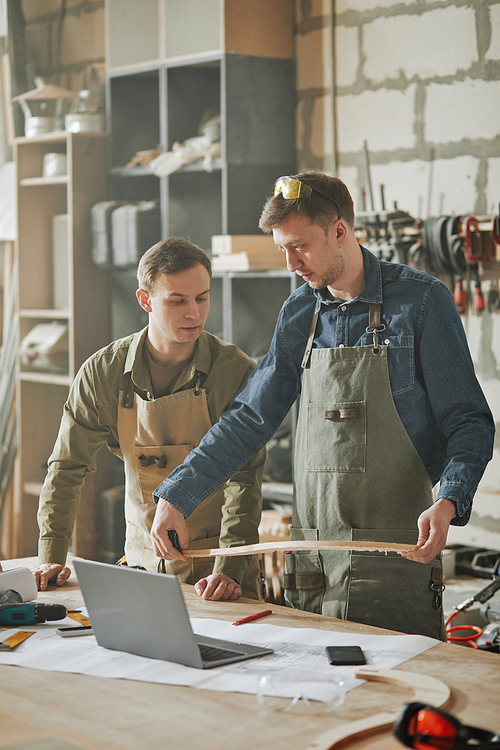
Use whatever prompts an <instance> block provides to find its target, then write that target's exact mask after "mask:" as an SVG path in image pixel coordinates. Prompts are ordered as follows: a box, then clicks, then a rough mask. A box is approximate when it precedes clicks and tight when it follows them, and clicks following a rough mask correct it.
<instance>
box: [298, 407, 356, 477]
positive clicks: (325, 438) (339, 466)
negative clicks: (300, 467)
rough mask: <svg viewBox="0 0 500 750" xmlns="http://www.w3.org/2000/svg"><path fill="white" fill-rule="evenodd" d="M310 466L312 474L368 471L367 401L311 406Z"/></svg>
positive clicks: (308, 449) (308, 440) (308, 431)
mask: <svg viewBox="0 0 500 750" xmlns="http://www.w3.org/2000/svg"><path fill="white" fill-rule="evenodd" d="M307 465H308V470H309V471H333V472H351V471H353V472H356V471H365V469H366V404H365V402H364V401H350V402H343V403H331V402H330V403H309V404H308V407H307Z"/></svg>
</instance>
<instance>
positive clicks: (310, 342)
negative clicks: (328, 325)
mask: <svg viewBox="0 0 500 750" xmlns="http://www.w3.org/2000/svg"><path fill="white" fill-rule="evenodd" d="M318 317H319V307H317V309H316V310H315V311H314V315H313V319H312V323H311V328H310V331H309V336H308V338H307V344H306V350H305V352H304V356H303V358H302V363H301V365H300V366H301V367H302V369H303V370H307V369H308V367H309V361H310V359H311V351H312V348H313V343H314V335H315V333H316V325H317V323H318Z"/></svg>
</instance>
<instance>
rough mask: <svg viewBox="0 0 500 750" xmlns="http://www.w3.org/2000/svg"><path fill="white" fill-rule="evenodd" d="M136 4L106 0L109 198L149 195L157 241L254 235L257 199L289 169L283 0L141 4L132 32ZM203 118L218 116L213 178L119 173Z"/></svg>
mask: <svg viewBox="0 0 500 750" xmlns="http://www.w3.org/2000/svg"><path fill="white" fill-rule="evenodd" d="M125 6H127V7H125ZM129 6H130V7H129ZM135 6H136V3H134V2H130V0H126V1H125V2H123V0H107V2H106V32H107V65H108V67H107V94H108V95H107V102H108V112H107V120H108V124H109V132H110V138H111V150H110V190H111V194H112V195H111V197H112V198H114V199H117V200H151V199H158V200H159V201H160V205H161V209H162V234H163V236H168V235H179V236H182V237H189V239H191V240H192V241H193V242H195V243H196V244H198V245H200V246H201V247H203V249H205V250H207V251H209V250H210V244H211V237H212V235H214V234H256V233H258V219H259V216H260V212H261V209H262V205H263V202H264V199H265V196H266V194H267V193H268V192H269V190H270V189H271V187H272V185H273V183H274V181H275V179H276V178H277V177H278V176H280V175H281V174H285V173H289V172H291V171H293V170H294V166H295V66H294V59H293V56H294V53H293V4H292V3H291V2H290V0H273V3H269V2H268V1H267V0H253V2H252V3H245V4H242V3H241V2H235V0H183V2H182V3H179V2H178V0H150V1H149V2H146V3H141V24H140V26H141V28H139V27H138V26H136V25H135V24H133V25H132V20H131V19H132V18H134V17H135V16H134V14H137V9H136V8H135ZM146 29H150V32H151V30H153V32H152V36H150V32H147V33H146ZM207 112H212V113H219V114H220V116H221V157H220V158H219V159H216V160H215V162H214V163H213V165H212V171H210V172H207V171H206V170H205V169H204V168H203V165H202V162H201V161H198V162H194V163H191V164H189V165H186V166H184V167H182V168H181V169H179V170H177V171H176V172H174V173H173V174H171V175H169V176H166V177H161V178H158V177H156V176H155V175H152V174H151V173H150V172H149V170H148V168H147V167H145V168H144V167H131V168H126V166H125V165H126V164H127V163H128V162H129V161H130V159H132V157H133V156H134V155H135V154H136V152H137V151H145V150H149V149H156V148H157V146H158V144H161V145H162V147H163V151H164V152H166V151H170V150H171V149H172V146H173V144H174V143H175V142H178V143H183V142H184V141H185V140H186V139H188V138H191V137H194V136H197V135H198V128H199V125H200V122H201V121H202V118H203V117H204V116H205V115H206V114H207ZM158 239H160V238H158Z"/></svg>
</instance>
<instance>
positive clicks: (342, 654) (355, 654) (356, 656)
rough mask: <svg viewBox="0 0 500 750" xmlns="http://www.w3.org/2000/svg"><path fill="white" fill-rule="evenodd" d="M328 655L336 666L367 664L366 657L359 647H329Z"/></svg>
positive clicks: (327, 648)
mask: <svg viewBox="0 0 500 750" xmlns="http://www.w3.org/2000/svg"><path fill="white" fill-rule="evenodd" d="M326 655H327V656H328V661H329V662H330V664H333V665H334V666H351V665H352V666H354V665H355V664H366V658H365V655H364V653H363V652H362V650H361V649H360V647H359V646H327V647H326Z"/></svg>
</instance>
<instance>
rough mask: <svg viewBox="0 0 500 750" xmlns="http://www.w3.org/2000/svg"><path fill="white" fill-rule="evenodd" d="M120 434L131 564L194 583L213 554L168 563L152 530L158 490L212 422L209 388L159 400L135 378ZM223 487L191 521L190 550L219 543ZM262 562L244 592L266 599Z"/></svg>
mask: <svg viewBox="0 0 500 750" xmlns="http://www.w3.org/2000/svg"><path fill="white" fill-rule="evenodd" d="M119 403H120V406H119V408H118V438H119V441H120V449H121V451H122V456H123V460H124V463H125V519H126V540H125V557H126V560H127V565H130V566H131V567H141V568H145V569H146V570H151V571H158V572H163V573H170V574H171V575H176V576H178V577H179V578H180V579H181V581H183V582H184V583H191V584H194V583H196V582H197V581H199V580H200V578H205V577H206V576H208V575H210V574H211V573H212V570H213V566H214V559H213V558H212V557H191V558H188V560H187V562H183V561H182V560H170V561H164V560H161V559H160V558H158V557H157V556H156V554H155V552H154V549H153V543H152V541H151V537H150V530H151V526H152V523H153V519H154V516H155V513H156V505H155V503H154V502H153V491H154V490H155V489H156V488H157V487H158V485H159V484H160V483H161V482H162V481H163V480H164V479H165V478H166V477H167V476H168V475H169V474H170V473H171V472H172V471H173V470H174V469H175V468H176V467H177V466H180V464H181V463H182V462H183V461H184V459H185V458H186V457H187V456H188V455H189V453H190V452H191V451H192V449H193V448H195V447H196V446H197V445H199V443H200V441H201V439H202V437H203V436H204V435H205V434H206V433H207V432H208V430H209V429H210V428H211V426H212V421H211V419H210V414H209V411H208V405H207V392H206V390H205V389H204V388H201V387H200V378H198V383H197V385H196V387H195V388H190V389H188V390H186V391H177V392H176V393H172V394H171V395H170V396H163V397H162V398H157V399H155V400H154V401H144V400H143V399H142V398H139V397H138V396H137V394H136V393H134V384H133V382H132V379H131V378H130V377H129V378H128V382H127V385H126V387H125V389H124V390H123V391H120V397H119ZM224 500H225V498H224V489H223V487H222V486H220V487H218V488H217V489H216V490H214V491H213V492H212V493H211V494H210V495H209V496H208V497H206V498H205V500H204V501H203V502H202V503H201V504H200V505H199V506H198V507H197V508H196V510H195V511H194V512H193V513H191V515H190V516H189V517H188V518H187V519H186V526H187V530H188V533H189V548H190V549H200V548H202V549H206V548H210V549H211V548H215V547H218V546H219V535H220V525H221V518H222V506H223V505H224ZM259 573H260V568H259V561H258V558H257V557H256V556H253V557H252V558H251V560H250V561H249V563H248V565H247V567H246V569H245V572H244V575H243V580H242V581H241V588H242V595H243V596H246V597H249V598H251V599H260V598H261V597H260V588H259V583H258V581H259Z"/></svg>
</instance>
